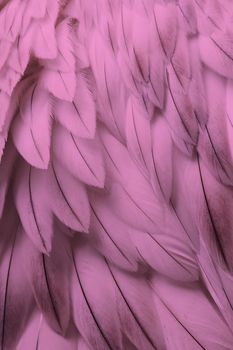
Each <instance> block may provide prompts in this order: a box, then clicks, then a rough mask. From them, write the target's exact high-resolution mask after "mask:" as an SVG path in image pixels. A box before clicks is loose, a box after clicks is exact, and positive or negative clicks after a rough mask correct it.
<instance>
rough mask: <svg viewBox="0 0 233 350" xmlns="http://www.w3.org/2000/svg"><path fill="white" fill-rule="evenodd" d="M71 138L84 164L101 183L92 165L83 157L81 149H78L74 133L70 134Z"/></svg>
mask: <svg viewBox="0 0 233 350" xmlns="http://www.w3.org/2000/svg"><path fill="white" fill-rule="evenodd" d="M70 136H71V138H72V140H73V142H74V145H75V148H76V149H77V150H78V152H79V154H80V156H81V158H82V159H83V161H84V163H85V164H86V166H87V167H88V169H89V170H90V172H91V173H92V175H93V176H94V177H95V178H96V180H98V181H99V179H98V178H97V176H96V174H95V173H94V171H93V170H92V168H91V167H90V165H89V164H88V162H87V161H86V159H85V157H84V156H83V154H82V153H81V151H80V149H79V148H78V145H77V142H76V141H75V139H74V136H73V134H72V133H70Z"/></svg>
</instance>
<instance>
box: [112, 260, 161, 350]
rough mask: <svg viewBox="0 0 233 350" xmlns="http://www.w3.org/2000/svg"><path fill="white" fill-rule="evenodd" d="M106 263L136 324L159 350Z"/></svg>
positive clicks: (154, 347)
mask: <svg viewBox="0 0 233 350" xmlns="http://www.w3.org/2000/svg"><path fill="white" fill-rule="evenodd" d="M105 262H106V265H107V266H108V269H109V271H110V273H111V276H112V278H113V280H114V282H115V284H116V286H117V288H118V290H119V292H120V294H121V296H122V298H123V300H124V302H125V303H126V305H127V307H128V309H129V311H130V313H131V314H132V316H133V318H134V320H135V321H136V323H137V324H138V326H139V328H140V329H141V331H142V333H143V334H144V336H145V338H146V339H147V340H148V342H149V343H150V344H151V346H152V347H153V349H155V350H157V347H156V346H155V345H154V342H153V340H152V339H151V337H150V336H149V334H148V333H147V331H146V329H145V328H144V326H143V325H142V324H141V323H140V320H139V318H138V317H137V315H136V313H135V312H134V310H133V308H132V307H131V306H130V304H129V301H128V300H127V298H126V297H125V295H124V293H123V291H122V289H121V287H120V285H119V284H118V282H117V280H116V278H115V276H114V274H113V272H112V270H111V268H110V266H109V264H108V262H107V260H106V259H105Z"/></svg>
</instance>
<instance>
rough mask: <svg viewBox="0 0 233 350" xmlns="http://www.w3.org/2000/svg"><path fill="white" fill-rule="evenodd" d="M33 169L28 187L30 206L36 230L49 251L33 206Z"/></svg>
mask: <svg viewBox="0 0 233 350" xmlns="http://www.w3.org/2000/svg"><path fill="white" fill-rule="evenodd" d="M31 170H32V169H31V167H30V169H29V176H28V187H29V199H30V205H31V208H32V214H33V218H34V221H35V224H36V228H37V232H38V235H39V237H40V240H41V242H42V245H43V247H44V249H45V250H46V251H47V247H46V244H45V240H44V238H43V236H42V234H41V232H40V228H39V224H38V222H37V218H36V213H35V208H34V205H33V199H32V188H31Z"/></svg>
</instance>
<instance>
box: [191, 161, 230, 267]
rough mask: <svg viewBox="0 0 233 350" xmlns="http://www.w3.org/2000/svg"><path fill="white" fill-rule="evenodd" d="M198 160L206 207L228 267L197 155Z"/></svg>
mask: <svg viewBox="0 0 233 350" xmlns="http://www.w3.org/2000/svg"><path fill="white" fill-rule="evenodd" d="M197 162H198V170H199V174H200V180H201V186H202V190H203V194H204V198H205V203H206V208H207V211H208V214H209V218H210V222H211V225H212V228H213V231H214V235H215V239H216V241H217V243H218V246H219V249H220V252H221V254H222V257H223V260H224V262H225V264H226V266H227V267H228V263H227V259H226V256H225V253H224V250H223V247H222V243H221V240H220V238H219V234H218V231H217V228H216V227H215V223H214V218H213V216H212V213H211V209H210V206H209V202H208V198H207V194H206V190H205V185H204V181H203V177H202V172H201V166H200V160H199V156H197Z"/></svg>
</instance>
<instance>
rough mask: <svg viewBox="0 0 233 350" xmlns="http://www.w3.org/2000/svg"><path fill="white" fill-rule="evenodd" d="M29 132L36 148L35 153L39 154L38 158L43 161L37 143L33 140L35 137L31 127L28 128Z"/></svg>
mask: <svg viewBox="0 0 233 350" xmlns="http://www.w3.org/2000/svg"><path fill="white" fill-rule="evenodd" d="M30 134H31V137H32V141H33V143H34V146H35V149H36V150H37V153H38V154H39V157H40V159H41V160H42V162H44V159H43V157H42V154H41V152H40V150H39V147H38V146H37V144H36V140H35V138H34V135H33V131H32V129H30Z"/></svg>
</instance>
